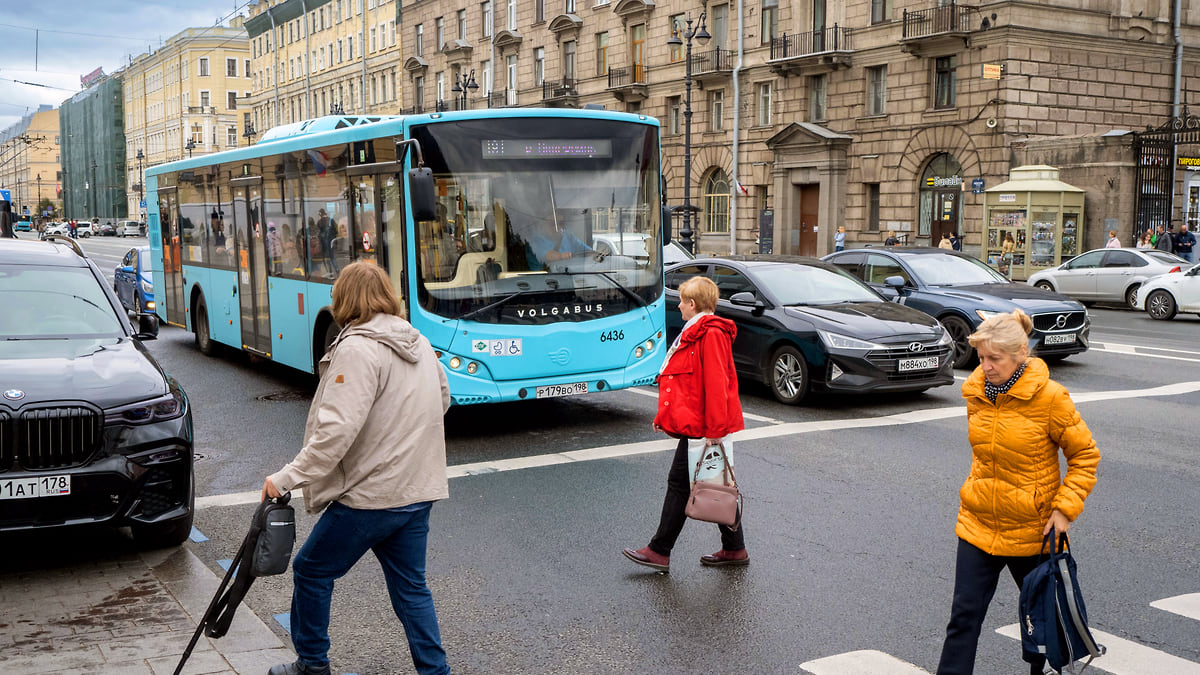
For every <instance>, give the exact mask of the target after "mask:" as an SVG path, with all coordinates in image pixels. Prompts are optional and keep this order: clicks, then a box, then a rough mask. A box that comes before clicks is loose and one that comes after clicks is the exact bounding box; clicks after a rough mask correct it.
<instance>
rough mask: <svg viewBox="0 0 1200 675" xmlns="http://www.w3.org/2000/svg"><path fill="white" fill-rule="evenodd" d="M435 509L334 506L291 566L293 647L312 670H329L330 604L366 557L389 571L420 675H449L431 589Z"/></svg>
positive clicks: (386, 574) (396, 605)
mask: <svg viewBox="0 0 1200 675" xmlns="http://www.w3.org/2000/svg"><path fill="white" fill-rule="evenodd" d="M432 506H433V502H424V503H421V504H412V505H409V506H404V507H400V508H396V509H382V510H367V509H352V508H350V507H349V506H343V505H342V504H339V503H337V502H334V503H333V504H330V505H329V508H328V509H326V510H325V513H323V514H322V515H321V519H320V520H319V521H317V524H316V526H315V527H313V530H312V532H311V533H310V534H309V535H308V540H307V541H305V542H304V546H302V547H301V548H300V552H299V553H297V554H296V559H295V560H294V561H292V576H293V579H294V589H293V591H292V644H294V645H295V647H296V655H297V656H298V657H299V658H300V661H301V662H302V663H304V664H305V665H310V666H322V665H326V664H328V663H329V602H330V598H331V597H332V595H333V583H334V581H336V580H337V579H339V578H341V577H343V576H345V574H346V573H347V572H349V571H350V568H351V567H354V564H355V563H357V562H358V560H359V559H360V558H362V557H363V555H364V554H366V552H367V550H368V549H369V550H371V551H373V552H374V553H375V557H376V558H378V559H379V564H380V565H381V566H382V567H383V575H384V578H385V579H386V580H387V587H388V594H389V595H390V596H391V598H392V609H394V610H395V612H396V616H397V617H399V619H400V623H401V624H403V625H404V634H405V636H406V637H407V638H408V650H409V652H410V653H411V654H412V660H413V665H414V666H416V668H417V672H418V673H420V674H421V675H443V674H444V673H449V672H450V667H449V666H447V665H446V650H444V649H442V637H441V633H440V632H439V630H438V621H437V613H436V612H435V611H434V608H433V594H432V593H430V592H429V586H427V585H426V584H425V543H426V538H427V537H428V535H429V511H430V509H431V507H432Z"/></svg>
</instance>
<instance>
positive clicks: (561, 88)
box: [542, 77, 579, 101]
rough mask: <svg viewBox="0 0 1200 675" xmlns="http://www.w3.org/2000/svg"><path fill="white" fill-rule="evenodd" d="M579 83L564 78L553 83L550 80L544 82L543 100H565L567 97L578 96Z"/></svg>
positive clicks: (572, 79)
mask: <svg viewBox="0 0 1200 675" xmlns="http://www.w3.org/2000/svg"><path fill="white" fill-rule="evenodd" d="M577 86H578V83H577V82H576V80H575V79H574V78H570V77H564V78H563V79H561V80H557V81H554V82H551V81H549V80H547V81H545V82H542V100H543V101H545V100H548V99H552V98H564V97H567V96H578V95H579V89H578V88H577Z"/></svg>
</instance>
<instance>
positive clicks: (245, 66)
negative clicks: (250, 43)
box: [242, 59, 250, 78]
mask: <svg viewBox="0 0 1200 675" xmlns="http://www.w3.org/2000/svg"><path fill="white" fill-rule="evenodd" d="M245 61H246V62H245V63H244V64H242V65H243V69H242V72H243V73H245V75H243V77H246V78H249V77H250V59H246V60H245Z"/></svg>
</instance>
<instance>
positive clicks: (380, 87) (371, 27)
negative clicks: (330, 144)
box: [245, 0, 402, 134]
mask: <svg viewBox="0 0 1200 675" xmlns="http://www.w3.org/2000/svg"><path fill="white" fill-rule="evenodd" d="M248 12H249V17H248V18H247V19H246V24H245V28H246V35H248V37H249V39H250V69H251V74H252V84H253V88H252V91H253V93H252V94H251V96H250V100H249V107H250V108H251V109H252V111H253V114H252V117H251V120H252V123H253V125H254V128H255V129H256V130H257V131H258V133H259V134H261V133H262V132H264V131H266V130H267V129H269V128H271V127H274V126H278V125H281V124H290V123H292V122H299V121H302V120H305V119H311V118H314V117H320V116H322V115H329V114H333V113H336V112H339V111H340V112H344V113H346V114H371V113H375V114H380V113H396V112H398V109H399V107H400V105H399V98H400V96H399V89H400V87H401V82H400V77H401V70H400V66H401V62H402V59H401V57H400V47H399V42H398V39H397V37H398V33H397V25H398V23H399V19H400V5H399V0H258V1H257V2H253V3H251V4H250V6H249V8H248Z"/></svg>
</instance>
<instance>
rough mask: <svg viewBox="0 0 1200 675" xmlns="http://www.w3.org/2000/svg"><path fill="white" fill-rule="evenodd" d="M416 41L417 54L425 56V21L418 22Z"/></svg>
mask: <svg viewBox="0 0 1200 675" xmlns="http://www.w3.org/2000/svg"><path fill="white" fill-rule="evenodd" d="M416 43H417V44H416V50H417V56H425V24H423V23H419V24H417V36H416Z"/></svg>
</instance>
